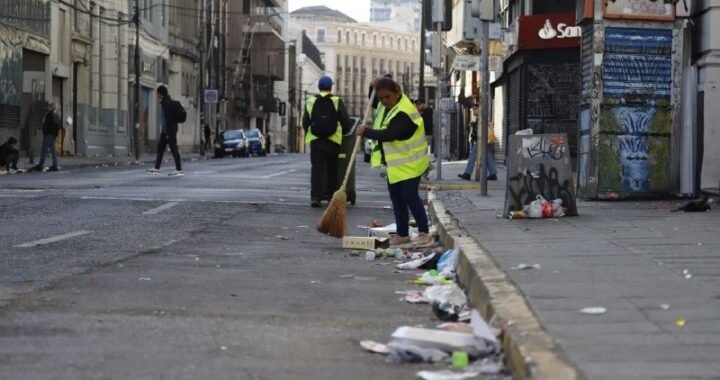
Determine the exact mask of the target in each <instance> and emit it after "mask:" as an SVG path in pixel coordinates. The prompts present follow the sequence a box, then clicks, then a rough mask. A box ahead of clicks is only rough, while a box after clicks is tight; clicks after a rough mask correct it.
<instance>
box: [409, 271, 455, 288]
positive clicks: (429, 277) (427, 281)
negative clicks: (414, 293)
mask: <svg viewBox="0 0 720 380" xmlns="http://www.w3.org/2000/svg"><path fill="white" fill-rule="evenodd" d="M414 283H415V284H418V285H449V284H452V283H453V282H452V281H450V280H448V279H447V278H445V277H443V276H440V275H439V274H438V272H437V270H435V269H431V270H429V271H427V272H425V273H423V274H422V276H420V277H419V278H417V279H415V281H414Z"/></svg>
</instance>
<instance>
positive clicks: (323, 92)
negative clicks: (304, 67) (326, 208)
mask: <svg viewBox="0 0 720 380" xmlns="http://www.w3.org/2000/svg"><path fill="white" fill-rule="evenodd" d="M332 88H333V81H332V78H330V77H328V76H322V77H320V79H319V80H318V90H319V91H320V94H319V95H317V96H313V97H311V98H309V99H308V100H307V104H306V105H305V113H304V114H303V120H302V127H303V130H304V131H305V143H306V144H309V145H310V163H311V165H312V168H311V170H310V206H311V207H320V202H321V201H322V199H323V197H324V195H325V194H324V192H325V191H327V192H328V193H329V195H330V196H332V194H333V193H334V192H335V191H336V190H337V189H338V187H339V186H340V184H339V183H338V182H339V181H338V164H339V158H338V156H339V154H340V147H341V145H342V136H343V135H344V134H345V133H347V131H349V130H350V128H351V127H352V123H351V121H350V117H349V116H348V113H347V109H346V108H345V104H344V103H343V101H342V99H340V98H339V97H337V96H335V95H333V94H332ZM320 97H329V98H330V99H331V100H332V101H333V107H334V108H335V112H336V114H337V120H338V126H337V128H336V130H335V133H333V134H332V135H330V136H329V137H325V138H319V137H318V136H315V135H314V134H313V128H314V125H313V123H314V122H313V110H314V108H315V102H316V101H317V100H318V99H319V98H320ZM323 176H324V177H325V179H326V181H327V187H326V188H325V189H323V188H322V183H323ZM328 199H329V198H328Z"/></svg>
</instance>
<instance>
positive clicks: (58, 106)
mask: <svg viewBox="0 0 720 380" xmlns="http://www.w3.org/2000/svg"><path fill="white" fill-rule="evenodd" d="M63 82H64V81H63V78H59V77H53V79H52V101H53V103H55V112H56V113H57V114H58V116H60V127H61V128H60V131H59V132H58V136H57V138H56V139H55V152H56V153H57V155H58V156H62V155H63V151H64V149H63V142H64V141H65V129H64V128H62V126H63V123H64V122H65V113H64V112H63V104H65V102H64V100H65V99H63Z"/></svg>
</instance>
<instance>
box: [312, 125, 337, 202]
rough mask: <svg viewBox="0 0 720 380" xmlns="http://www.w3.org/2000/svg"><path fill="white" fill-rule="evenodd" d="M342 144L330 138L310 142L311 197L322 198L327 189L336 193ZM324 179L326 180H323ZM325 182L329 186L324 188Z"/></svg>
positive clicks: (314, 198)
mask: <svg viewBox="0 0 720 380" xmlns="http://www.w3.org/2000/svg"><path fill="white" fill-rule="evenodd" d="M339 154H340V145H338V144H335V143H334V142H332V141H330V140H328V139H317V140H313V141H312V142H311V143H310V163H311V164H312V169H311V171H310V198H312V199H313V200H318V201H319V200H321V199H322V198H323V194H324V193H325V191H327V192H329V193H330V194H332V193H334V192H335V191H336V190H337V189H338V187H339V186H340V184H339V183H338V155H339ZM323 179H324V180H323ZM323 183H326V184H327V188H323Z"/></svg>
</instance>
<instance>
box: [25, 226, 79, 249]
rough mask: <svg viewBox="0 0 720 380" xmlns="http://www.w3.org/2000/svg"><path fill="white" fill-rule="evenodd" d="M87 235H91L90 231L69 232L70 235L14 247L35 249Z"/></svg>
mask: <svg viewBox="0 0 720 380" xmlns="http://www.w3.org/2000/svg"><path fill="white" fill-rule="evenodd" d="M89 233H91V232H90V231H84V230H83V231H75V232H70V233H67V234H64V235H57V236H53V237H49V238H46V239H40V240H35V241H31V242H29V243H24V244H19V245H16V246H15V247H16V248H29V247H35V246H38V245H44V244H50V243H55V242H58V241H62V240H66V239H70V238H74V237H77V236H82V235H87V234H89Z"/></svg>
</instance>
